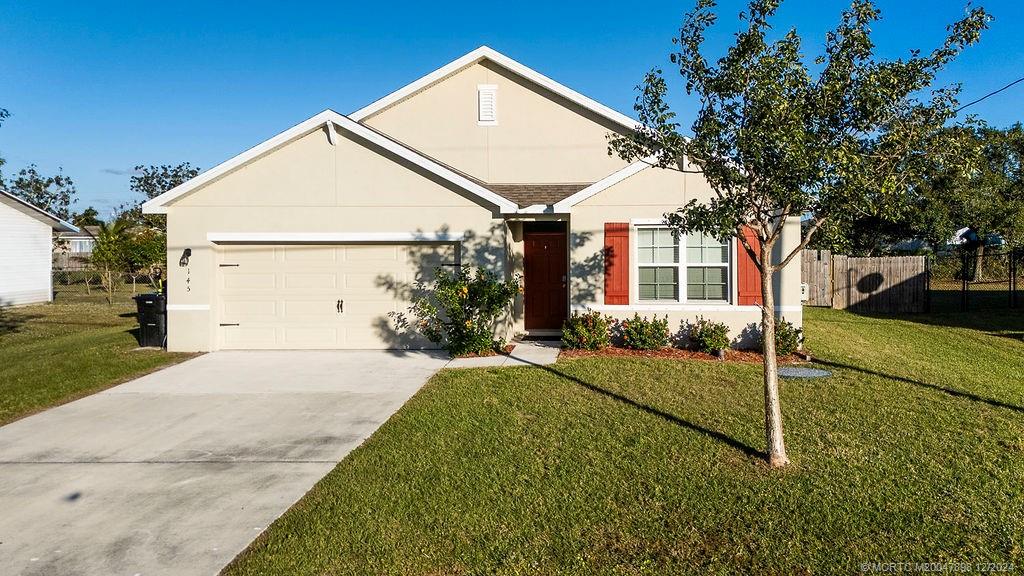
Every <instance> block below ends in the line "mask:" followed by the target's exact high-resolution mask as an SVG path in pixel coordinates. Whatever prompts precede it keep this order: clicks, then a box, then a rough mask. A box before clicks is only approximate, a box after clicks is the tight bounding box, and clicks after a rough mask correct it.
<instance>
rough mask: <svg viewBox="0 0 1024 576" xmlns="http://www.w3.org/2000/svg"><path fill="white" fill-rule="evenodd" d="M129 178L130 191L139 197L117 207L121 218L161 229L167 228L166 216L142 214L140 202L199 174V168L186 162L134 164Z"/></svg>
mask: <svg viewBox="0 0 1024 576" xmlns="http://www.w3.org/2000/svg"><path fill="white" fill-rule="evenodd" d="M133 171H134V174H133V175H132V178H131V184H130V188H131V190H132V192H135V193H137V194H140V195H141V196H142V198H141V199H138V200H136V201H134V202H129V203H126V204H124V205H122V206H121V207H119V208H118V210H117V211H118V212H119V213H120V214H121V217H122V218H125V219H126V220H128V221H129V222H132V223H134V224H136V225H144V226H148V227H150V228H154V229H157V230H161V231H166V230H167V218H166V217H165V216H163V215H162V214H143V213H142V204H143V202H146V201H147V200H151V199H153V198H156V197H157V196H159V195H161V194H163V193H164V192H167V191H168V190H170V189H171V188H174V187H175V186H178V185H180V184H183V183H184V182H187V181H188V180H191V179H192V178H195V176H196V175H197V174H199V168H197V167H195V166H192V165H191V164H189V163H188V162H182V163H181V164H177V165H172V164H162V165H159V166H155V165H154V166H142V165H139V166H136V167H135V168H134V169H133Z"/></svg>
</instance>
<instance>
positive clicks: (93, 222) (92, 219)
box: [71, 206, 102, 228]
mask: <svg viewBox="0 0 1024 576" xmlns="http://www.w3.org/2000/svg"><path fill="white" fill-rule="evenodd" d="M100 222H102V220H100V213H99V211H97V210H96V209H95V208H93V207H92V206H89V207H88V208H86V209H85V210H82V211H81V212H76V213H75V214H72V215H71V223H72V224H74V225H75V226H78V227H79V228H81V227H82V226H99V225H100Z"/></svg>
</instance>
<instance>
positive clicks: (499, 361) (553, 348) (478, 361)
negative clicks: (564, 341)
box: [448, 340, 561, 368]
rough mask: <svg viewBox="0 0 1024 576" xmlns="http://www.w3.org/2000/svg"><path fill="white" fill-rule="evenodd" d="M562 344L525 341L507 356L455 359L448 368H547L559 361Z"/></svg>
mask: <svg viewBox="0 0 1024 576" xmlns="http://www.w3.org/2000/svg"><path fill="white" fill-rule="evenodd" d="M560 350H561V342H560V341H558V340H525V341H522V342H516V347H515V348H513V349H512V352H511V353H510V354H508V355H507V356H506V355H504V354H499V355H497V356H483V357H480V358H455V359H454V360H452V361H451V362H449V363H448V368H482V367H487V366H546V365H548V364H554V363H555V361H556V360H558V352H559V351H560Z"/></svg>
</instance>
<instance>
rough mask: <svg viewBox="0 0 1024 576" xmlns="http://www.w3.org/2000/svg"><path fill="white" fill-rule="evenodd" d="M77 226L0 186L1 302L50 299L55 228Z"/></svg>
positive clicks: (57, 230)
mask: <svg viewBox="0 0 1024 576" xmlns="http://www.w3.org/2000/svg"><path fill="white" fill-rule="evenodd" d="M77 231H78V228H76V227H75V226H73V225H71V224H68V223H67V222H64V221H63V220H61V219H59V218H57V217H56V216H54V215H53V214H50V213H48V212H45V211H43V210H40V209H39V208H36V207H35V206H33V205H31V204H29V203H28V202H25V201H24V200H22V199H20V198H17V197H16V196H13V195H11V194H8V193H7V192H4V191H3V190H0V305H3V306H6V305H18V304H32V303H35V302H49V301H51V300H53V286H52V280H53V275H52V274H51V273H50V264H51V259H52V253H53V234H54V232H58V233H59V232H77Z"/></svg>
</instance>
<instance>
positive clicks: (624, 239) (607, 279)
mask: <svg viewBox="0 0 1024 576" xmlns="http://www.w3.org/2000/svg"><path fill="white" fill-rule="evenodd" d="M604 303H605V304H629V223H628V222H606V223H605V225H604Z"/></svg>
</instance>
